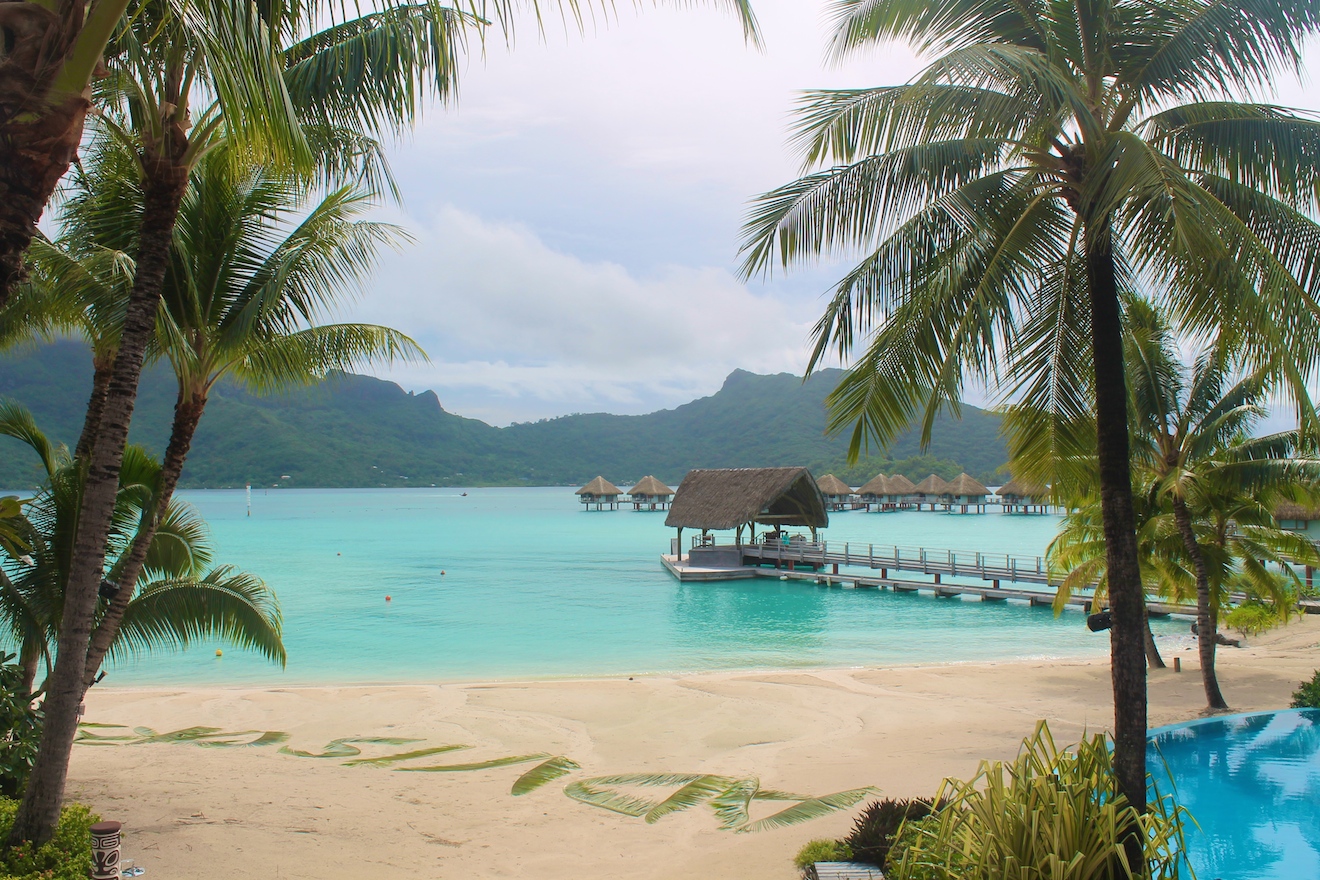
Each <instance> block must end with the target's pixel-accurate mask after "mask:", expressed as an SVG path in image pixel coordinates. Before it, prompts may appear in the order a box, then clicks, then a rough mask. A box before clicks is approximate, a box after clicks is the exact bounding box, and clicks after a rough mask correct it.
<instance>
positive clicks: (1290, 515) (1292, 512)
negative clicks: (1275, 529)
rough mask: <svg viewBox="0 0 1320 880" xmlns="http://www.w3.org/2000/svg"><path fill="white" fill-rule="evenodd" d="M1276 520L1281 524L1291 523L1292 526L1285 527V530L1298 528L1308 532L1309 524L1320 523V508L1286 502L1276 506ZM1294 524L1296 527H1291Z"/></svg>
mask: <svg viewBox="0 0 1320 880" xmlns="http://www.w3.org/2000/svg"><path fill="white" fill-rule="evenodd" d="M1274 518H1275V519H1277V520H1278V521H1279V522H1280V524H1282V523H1284V522H1287V523H1290V525H1287V526H1284V528H1297V529H1299V530H1301V531H1306V528H1307V526H1308V524H1310V523H1311V522H1320V508H1315V507H1305V506H1303V505H1301V504H1296V503H1294V502H1292V501H1284V502H1282V503H1280V504H1277V505H1275V507H1274ZM1292 523H1295V524H1296V525H1295V526H1294V525H1291V524H1292Z"/></svg>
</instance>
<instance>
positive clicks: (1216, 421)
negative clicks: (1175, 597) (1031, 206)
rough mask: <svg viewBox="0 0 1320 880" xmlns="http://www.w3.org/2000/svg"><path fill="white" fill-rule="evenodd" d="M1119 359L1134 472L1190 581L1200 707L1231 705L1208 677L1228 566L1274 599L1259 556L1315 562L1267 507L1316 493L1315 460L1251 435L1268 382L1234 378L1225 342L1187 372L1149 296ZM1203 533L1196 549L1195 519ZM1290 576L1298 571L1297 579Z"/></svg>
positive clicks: (1289, 443)
mask: <svg viewBox="0 0 1320 880" xmlns="http://www.w3.org/2000/svg"><path fill="white" fill-rule="evenodd" d="M1125 318H1126V324H1127V332H1126V334H1125V346H1124V354H1125V357H1126V359H1127V362H1128V363H1129V365H1130V367H1129V370H1128V385H1129V393H1130V404H1129V405H1130V408H1131V412H1132V416H1133V438H1134V442H1133V458H1134V461H1133V465H1134V468H1136V469H1138V470H1140V471H1144V472H1145V474H1146V476H1147V479H1148V481H1149V483H1150V485H1151V491H1152V492H1153V493H1155V494H1156V496H1157V500H1156V503H1161V502H1167V505H1166V506H1167V508H1168V510H1169V512H1170V513H1171V514H1172V518H1173V521H1174V523H1175V524H1176V526H1177V534H1178V536H1179V537H1180V538H1181V540H1182V543H1183V547H1184V549H1185V550H1186V556H1187V559H1188V560H1189V561H1190V563H1191V568H1192V571H1193V572H1194V574H1195V583H1196V591H1195V595H1196V607H1197V633H1198V648H1199V654H1200V661H1201V677H1202V682H1203V684H1204V686H1205V694H1206V702H1207V703H1208V704H1209V706H1210V708H1211V709H1226V708H1228V704H1227V703H1226V702H1225V700H1224V697H1223V694H1222V693H1221V692H1220V689H1219V683H1218V680H1217V679H1216V677H1215V646H1216V641H1217V634H1218V628H1217V621H1218V616H1219V609H1220V608H1221V607H1222V606H1223V604H1224V602H1225V594H1224V588H1225V585H1226V583H1227V581H1228V574H1229V572H1230V571H1234V570H1236V571H1237V578H1238V579H1239V580H1243V581H1245V584H1246V586H1248V587H1249V588H1251V590H1252V592H1254V593H1263V594H1265V595H1271V596H1273V598H1275V599H1278V598H1279V597H1278V594H1277V590H1278V581H1277V578H1275V577H1274V575H1273V574H1271V573H1267V571H1266V569H1265V568H1264V566H1263V565H1261V563H1260V561H1261V560H1265V559H1270V560H1274V561H1276V562H1279V563H1281V564H1282V565H1283V567H1284V568H1285V570H1288V571H1291V567H1290V566H1289V565H1288V560H1289V559H1290V558H1291V559H1298V560H1305V559H1311V558H1314V556H1315V548H1314V546H1313V545H1311V544H1310V542H1308V541H1305V540H1300V541H1299V540H1298V536H1296V535H1293V534H1292V533H1290V532H1287V531H1284V530H1282V529H1279V528H1278V524H1277V523H1276V522H1275V520H1274V517H1273V515H1272V512H1271V511H1272V502H1274V501H1277V500H1280V498H1281V497H1282V496H1283V495H1284V494H1285V493H1288V492H1292V491H1295V490H1296V489H1298V488H1299V487H1303V486H1320V461H1317V460H1315V459H1312V458H1306V457H1299V456H1298V455H1297V454H1296V452H1295V451H1296V449H1297V445H1298V436H1297V432H1295V431H1290V432H1285V433H1279V434H1273V435H1269V436H1263V437H1250V436H1249V435H1250V434H1251V433H1252V432H1253V429H1254V428H1255V426H1256V425H1257V424H1258V423H1259V422H1260V421H1261V419H1263V418H1264V417H1265V416H1266V414H1267V411H1266V396H1267V393H1268V391H1269V385H1268V383H1267V382H1266V381H1265V377H1264V376H1263V374H1261V373H1254V374H1252V375H1249V376H1246V377H1244V378H1241V379H1239V380H1238V381H1233V375H1232V369H1231V364H1232V361H1231V359H1230V357H1229V356H1228V353H1227V352H1225V350H1224V348H1223V346H1222V345H1215V346H1213V347H1210V348H1208V349H1206V350H1205V351H1203V352H1201V353H1200V355H1199V356H1198V357H1197V358H1196V359H1195V362H1194V363H1193V364H1192V365H1191V368H1190V369H1188V368H1186V367H1184V365H1183V363H1182V360H1181V358H1180V357H1179V355H1178V340H1177V339H1176V337H1175V336H1174V333H1173V330H1172V328H1171V327H1170V326H1169V324H1168V322H1167V321H1166V320H1165V319H1164V318H1163V316H1162V315H1161V314H1160V313H1159V312H1158V311H1157V310H1156V309H1155V308H1153V307H1152V306H1151V304H1150V303H1149V302H1147V301H1144V300H1133V301H1131V302H1129V303H1127V307H1126V309H1125ZM1194 521H1201V522H1205V523H1206V524H1207V526H1208V527H1209V529H1210V533H1211V534H1210V538H1209V543H1210V545H1211V547H1213V548H1215V550H1216V551H1217V552H1215V553H1210V552H1207V548H1203V547H1202V540H1203V538H1202V537H1201V536H1200V535H1199V534H1198V530H1197V527H1196V525H1197V523H1196V522H1194ZM1294 577H1295V576H1294Z"/></svg>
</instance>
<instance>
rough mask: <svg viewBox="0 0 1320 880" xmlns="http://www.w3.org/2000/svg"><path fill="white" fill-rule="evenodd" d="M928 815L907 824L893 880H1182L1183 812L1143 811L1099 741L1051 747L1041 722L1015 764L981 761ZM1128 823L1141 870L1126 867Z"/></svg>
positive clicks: (1162, 807) (1158, 804)
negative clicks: (1121, 787)
mask: <svg viewBox="0 0 1320 880" xmlns="http://www.w3.org/2000/svg"><path fill="white" fill-rule="evenodd" d="M937 803H939V804H941V806H940V807H939V808H937V809H936V810H935V811H934V812H933V813H931V815H930V816H929V817H928V818H926V819H922V820H918V821H916V822H911V823H906V824H905V825H904V826H903V828H902V830H901V831H900V832H899V836H898V840H896V841H895V843H894V846H893V848H892V849H891V850H890V853H889V862H888V864H887V865H886V870H885V876H886V877H887V878H889V880H934V878H950V877H956V878H958V880H1008V878H1020V877H1050V878H1059V880H1062V878H1067V880H1128V878H1142V880H1171V878H1176V877H1178V876H1179V871H1180V868H1181V864H1180V860H1181V855H1180V854H1181V852H1182V849H1183V821H1184V817H1185V816H1186V813H1185V811H1184V810H1183V809H1182V808H1180V807H1178V806H1176V805H1175V804H1173V802H1172V801H1171V800H1170V799H1169V798H1156V799H1155V800H1154V801H1153V802H1152V803H1151V804H1150V809H1149V810H1148V811H1147V812H1145V813H1139V812H1138V811H1136V810H1134V809H1133V808H1132V807H1131V806H1130V805H1129V804H1128V802H1127V799H1126V798H1125V797H1123V795H1122V794H1120V793H1119V791H1118V784H1117V781H1116V779H1115V777H1114V768H1113V759H1112V756H1111V754H1110V751H1109V745H1108V743H1107V742H1106V741H1105V738H1104V737H1103V736H1095V737H1092V738H1091V739H1088V740H1084V741H1083V742H1081V743H1079V744H1078V745H1077V747H1076V748H1075V749H1071V750H1060V749H1058V748H1056V747H1055V745H1054V740H1053V738H1052V737H1051V736H1050V733H1049V728H1048V727H1047V726H1046V724H1045V722H1043V721H1042V722H1041V723H1040V724H1039V725H1037V727H1036V732H1035V734H1034V735H1033V736H1032V737H1030V738H1029V739H1027V740H1025V741H1024V742H1023V744H1022V750H1021V751H1020V752H1019V753H1018V757H1017V759H1016V760H1014V761H1013V762H1011V763H1007V764H1006V763H1004V762H1001V761H995V762H982V764H981V767H980V770H979V772H978V773H977V774H976V776H974V777H973V778H972V779H971V780H969V781H967V782H960V781H957V780H946V781H945V783H944V786H943V787H942V788H941V790H940V793H939V796H938V798H937ZM1134 826H1137V827H1138V828H1139V831H1138V834H1139V836H1140V837H1141V839H1142V840H1143V841H1144V843H1145V853H1144V861H1145V864H1142V865H1133V866H1131V868H1130V869H1129V867H1128V865H1127V859H1126V854H1125V853H1124V850H1123V841H1124V839H1126V837H1127V836H1128V833H1129V829H1132V828H1133V827H1134Z"/></svg>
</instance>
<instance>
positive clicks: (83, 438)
mask: <svg viewBox="0 0 1320 880" xmlns="http://www.w3.org/2000/svg"><path fill="white" fill-rule="evenodd" d="M93 367H94V369H95V372H94V373H93V374H92V396H91V397H90V398H88V400H87V415H86V416H85V417H84V418H83V429H82V434H81V435H80V436H79V437H78V445H77V446H76V447H74V451H73V454H74V457H76V458H78V459H81V460H82V461H87V460H88V458H89V457H90V456H91V453H92V443H94V442H95V440H96V437H97V435H98V434H99V433H100V430H101V416H102V415H103V414H104V413H105V399H106V395H107V394H109V392H110V377H111V376H112V375H113V374H114V364H113V363H111V364H108V365H107V364H100V363H95V364H93Z"/></svg>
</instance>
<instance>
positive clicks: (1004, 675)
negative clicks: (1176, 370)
mask: <svg viewBox="0 0 1320 880" xmlns="http://www.w3.org/2000/svg"><path fill="white" fill-rule="evenodd" d="M1181 656H1182V658H1183V670H1184V671H1183V672H1182V673H1181V674H1176V673H1174V672H1173V671H1172V670H1168V671H1162V672H1158V673H1153V674H1152V675H1151V677H1150V691H1151V697H1150V715H1151V725H1152V726H1155V725H1159V724H1167V723H1171V722H1175V721H1181V720H1186V719H1190V718H1194V717H1196V716H1197V715H1198V714H1200V711H1201V708H1202V706H1203V705H1204V699H1203V694H1202V691H1201V686H1200V676H1199V674H1198V671H1197V668H1196V662H1195V656H1194V653H1193V652H1192V651H1186V652H1183V653H1182V655H1181ZM1219 657H1220V661H1219V667H1220V680H1221V683H1222V685H1223V688H1224V691H1225V694H1226V696H1227V698H1228V700H1229V702H1230V704H1232V706H1233V707H1234V709H1235V710H1238V711H1250V710H1253V709H1269V708H1278V707H1282V706H1286V705H1287V703H1288V699H1289V694H1290V693H1291V691H1292V690H1293V689H1294V688H1295V687H1296V685H1297V682H1298V681H1300V680H1301V679H1303V678H1309V677H1310V675H1311V673H1312V671H1313V670H1314V669H1315V668H1316V667H1318V666H1320V619H1317V618H1315V617H1312V618H1308V619H1305V620H1303V621H1302V622H1300V623H1297V624H1294V625H1292V626H1290V627H1288V628H1287V629H1285V630H1283V631H1279V632H1276V633H1273V634H1270V635H1268V636H1266V637H1262V638H1261V639H1259V640H1258V641H1257V642H1256V643H1254V644H1253V645H1252V646H1251V647H1249V648H1245V649H1241V650H1234V649H1231V648H1224V649H1221V650H1220V652H1219ZM1166 659H1170V662H1171V658H1166ZM88 700H89V705H88V715H87V720H89V721H94V722H101V723H115V724H124V725H129V726H140V725H142V726H148V727H151V728H154V729H155V730H157V731H161V732H164V731H171V730H177V729H180V728H184V727H190V726H193V725H206V726H213V727H221V728H224V729H226V730H242V729H257V730H281V731H287V732H288V733H289V734H290V735H291V738H290V740H289V742H288V745H289V746H291V747H293V748H296V749H304V750H311V751H319V750H321V749H322V748H324V747H325V745H326V743H327V742H328V741H330V740H332V739H336V738H340V737H350V736H392V737H410V738H415V739H418V740H420V741H421V742H418V743H416V744H414V745H408V746H393V747H392V746H369V745H368V746H363V747H362V748H363V755H364V756H372V755H383V754H389V753H391V752H397V751H402V750H405V749H412V748H420V747H426V746H437V745H441V744H446V743H455V744H458V743H461V744H465V745H469V746H472V748H471V749H468V750H464V751H456V752H450V753H447V754H442V755H437V756H435V757H432V758H430V759H423V760H421V761H411V762H408V765H413V764H422V765H425V764H431V763H434V764H454V763H463V762H476V761H483V760H487V759H490V758H497V757H503V756H509V755H521V754H527V753H533V752H548V753H550V754H555V755H559V754H562V755H567V756H569V757H571V758H573V759H574V760H576V761H577V762H578V763H580V764H581V765H582V769H581V770H580V771H576V772H575V773H573V774H572V775H570V776H567V777H565V778H564V779H561V780H558V781H556V782H554V783H551V784H550V785H547V786H545V787H543V788H541V789H539V790H537V791H535V792H532V793H531V794H528V795H525V796H522V797H512V796H511V795H510V793H509V787H510V785H511V784H512V783H513V781H514V780H515V779H516V778H517V777H518V775H519V774H520V773H521V772H522V771H523V770H525V769H527V768H528V767H530V766H533V765H532V764H525V765H519V766H513V767H503V768H500V769H492V770H484V771H473V772H458V773H401V772H394V771H392V770H391V769H389V768H385V767H370V766H363V767H348V766H344V765H343V763H342V760H329V759H320V760H318V759H311V758H299V757H293V756H290V755H286V754H280V753H279V752H278V750H277V748H275V747H271V746H265V747H259V748H241V749H239V748H227V749H209V748H200V747H198V746H197V745H194V744H148V745H127V746H100V747H92V746H86V745H78V746H75V748H74V758H73V766H72V771H71V777H70V795H71V796H72V797H74V798H76V799H78V800H81V801H84V802H86V803H89V804H91V805H92V806H93V807H94V808H95V809H96V810H98V811H99V812H100V813H102V815H103V816H104V817H106V818H113V819H117V820H120V821H122V822H123V823H124V825H125V843H124V855H125V856H126V857H130V858H135V859H136V860H137V863H138V864H140V865H142V866H143V867H145V868H146V869H147V871H148V874H147V878H148V880H152V878H161V880H164V878H204V877H225V878H237V877H261V878H267V877H268V878H276V877H281V878H282V877H290V878H292V877H299V878H302V877H306V878H318V880H325V878H332V880H333V878H355V880H362V878H369V880H374V878H386V877H388V878H413V877H417V878H423V877H425V878H435V877H452V878H468V877H474V878H485V877H527V878H544V880H555V878H561V877H562V878H597V877H599V878H606V877H608V878H634V877H635V878H696V877H712V878H715V877H718V878H724V880H738V878H749V880H750V878H757V880H774V878H784V880H788V878H791V877H793V876H794V871H793V868H792V866H791V864H790V861H789V860H790V859H791V857H792V855H793V854H794V852H796V850H797V849H798V848H799V847H800V846H801V845H802V844H803V843H804V842H805V841H806V840H808V839H810V838H814V837H834V836H841V835H842V834H844V833H845V831H846V830H847V828H848V827H849V826H850V825H851V822H852V814H853V812H855V811H845V812H841V813H836V814H833V815H830V816H827V817H825V818H823V819H818V820H815V821H813V822H809V823H806V824H802V825H798V826H795V827H790V828H783V829H777V830H774V831H768V832H763V833H757V834H734V833H731V832H729V831H722V830H720V829H719V827H718V823H717V821H716V819H715V817H714V815H713V814H712V813H711V812H710V810H709V809H707V808H705V807H701V808H697V809H694V810H690V811H687V812H682V813H677V814H672V815H670V816H667V817H666V818H664V819H662V820H660V821H659V822H657V823H656V824H653V825H648V824H646V823H644V822H643V821H642V820H640V819H635V818H631V817H628V816H624V815H620V814H617V813H611V812H606V811H604V810H601V809H599V808H596V807H592V806H587V805H584V804H581V803H578V802H576V801H573V800H570V799H569V798H567V797H566V796H565V795H564V794H563V788H564V786H565V784H566V783H568V782H571V781H572V780H574V779H582V778H587V777H591V776H601V775H606V774H615V773H635V772H677V773H696V772H704V773H717V774H722V775H728V776H750V775H755V776H757V777H759V778H760V779H761V781H762V785H763V786H765V787H774V788H779V789H786V790H790V791H798V792H803V793H806V794H812V795H819V794H826V793H830V792H834V791H839V790H842V789H850V788H855V787H859V786H863V785H875V786H878V787H879V788H881V789H882V790H883V791H884V792H885V793H886V794H890V795H893V796H912V795H923V794H929V793H931V792H932V791H933V790H934V789H935V787H936V786H937V785H938V783H939V781H940V779H941V778H942V777H944V776H950V775H952V776H966V775H968V774H970V773H972V772H974V770H975V768H976V764H977V761H978V760H979V759H981V758H1007V757H1011V756H1012V755H1013V754H1014V752H1015V751H1016V749H1017V745H1018V743H1019V742H1020V741H1021V739H1022V738H1023V737H1024V736H1026V735H1028V734H1029V733H1031V730H1032V728H1033V726H1034V724H1035V722H1036V720H1037V719H1039V718H1047V719H1049V721H1050V724H1051V727H1052V729H1053V731H1054V733H1055V736H1056V739H1057V740H1059V741H1061V742H1063V741H1069V740H1075V739H1076V738H1077V737H1078V735H1080V734H1081V732H1082V731H1083V730H1084V729H1089V730H1092V731H1096V730H1100V729H1103V728H1105V727H1106V726H1107V725H1108V724H1109V722H1110V720H1111V718H1112V705H1111V702H1110V692H1109V670H1108V665H1107V663H1104V662H1099V661H1092V662H1079V661H1071V662H1041V661H1033V662H1021V663H985V664H966V665H953V666H942V667H925V668H896V669H853V670H812V671H784V672H769V673H720V674H705V675H688V676H682V677H646V678H639V679H638V680H636V681H629V680H627V679H626V678H625V679H609V680H592V681H581V680H573V681H551V682H496V683H489V684H472V683H462V684H445V685H435V686H396V687H378V688H360V687H345V688H329V687H326V688H278V689H238V688H233V689H229V688H195V689H186V690H180V689H168V690H167V689H150V690H146V689H144V690H136V689H115V688H105V687H98V688H96V689H94V691H93V693H92V694H91V695H90V696H89V698H88ZM102 732H113V731H102ZM402 766H407V765H402ZM649 793H652V794H653V792H649ZM662 794H663V792H662ZM784 806H786V805H785V804H773V803H766V804H764V805H763V806H762V808H761V809H760V810H759V811H758V812H756V813H755V814H754V816H753V818H756V817H758V816H761V815H765V814H767V813H769V812H773V811H774V810H777V809H782V808H783V807H784Z"/></svg>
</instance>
